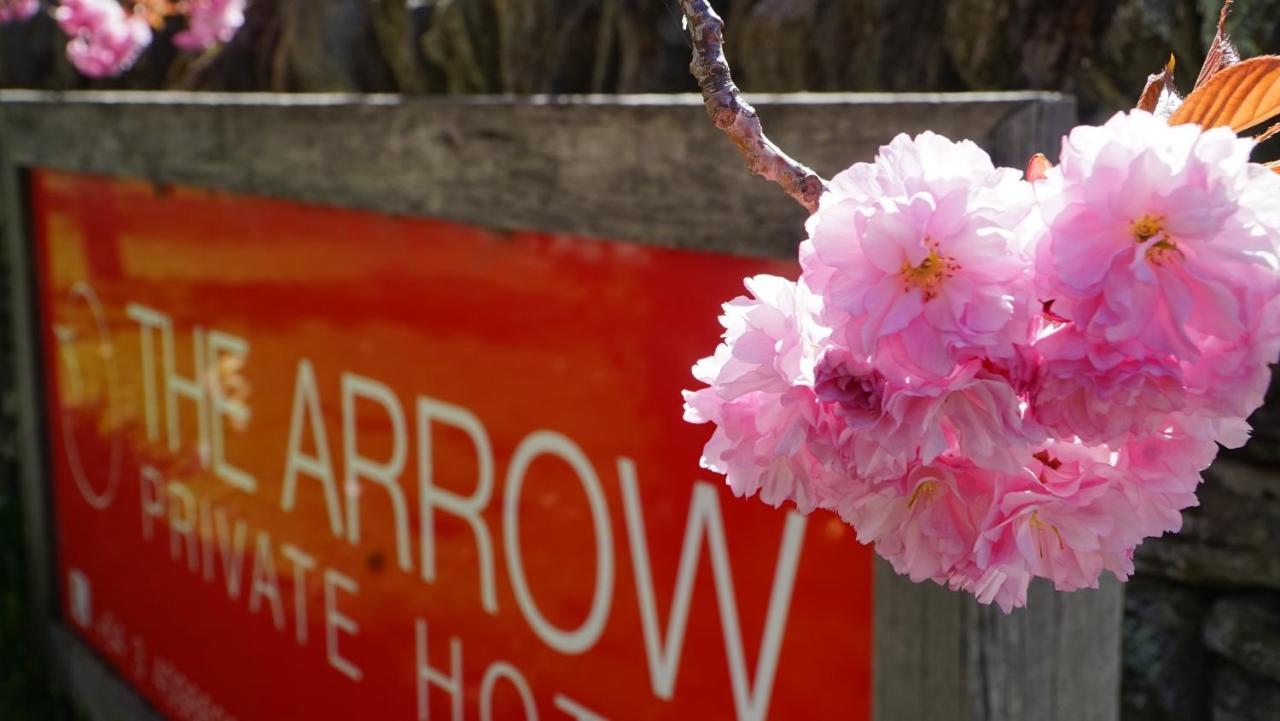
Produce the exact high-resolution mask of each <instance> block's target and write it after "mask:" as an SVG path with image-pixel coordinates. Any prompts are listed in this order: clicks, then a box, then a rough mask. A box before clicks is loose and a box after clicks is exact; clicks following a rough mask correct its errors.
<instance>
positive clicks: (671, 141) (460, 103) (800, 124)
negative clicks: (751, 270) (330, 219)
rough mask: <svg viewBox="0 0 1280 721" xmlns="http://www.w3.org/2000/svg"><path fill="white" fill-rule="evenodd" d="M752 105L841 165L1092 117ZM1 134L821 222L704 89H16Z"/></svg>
mask: <svg viewBox="0 0 1280 721" xmlns="http://www.w3.org/2000/svg"><path fill="white" fill-rule="evenodd" d="M752 101H753V102H755V103H756V106H757V108H758V109H759V111H760V114H761V117H762V118H763V119H764V122H765V127H766V130H767V131H768V132H769V134H770V136H771V137H773V139H774V140H775V141H776V142H778V143H779V144H780V145H781V146H782V147H783V148H785V149H786V150H787V151H788V152H789V153H791V154H792V155H794V156H796V157H797V158H799V159H800V160H802V161H803V162H805V163H808V164H809V165H811V166H813V167H814V168H815V169H817V170H818V171H819V172H820V173H823V174H824V175H831V174H833V173H835V172H837V171H839V170H840V169H842V168H844V167H847V166H848V165H850V164H851V163H853V162H855V161H859V160H869V159H870V158H871V157H873V156H874V154H875V152H876V149H877V148H878V147H879V146H880V145H881V144H883V143H885V142H888V141H889V140H890V139H892V138H893V136H894V135H896V134H897V133H899V132H908V133H916V132H920V131H923V130H926V129H932V130H934V131H936V132H939V133H943V134H945V135H949V136H951V137H953V138H956V139H959V138H971V139H973V140H974V141H976V142H978V143H979V144H982V145H984V146H987V147H991V148H994V149H995V151H996V153H997V159H998V160H1000V161H1003V162H1006V163H1008V164H1012V165H1016V166H1018V167H1021V166H1022V165H1023V164H1025V162H1026V157H1025V156H1020V155H1019V152H1020V151H1021V150H1023V148H1024V146H1026V145H1027V143H1026V141H1025V138H1026V137H1027V134H1028V133H1029V134H1031V135H1035V134H1036V133H1039V132H1040V131H1041V130H1042V129H1043V128H1044V127H1047V126H1046V123H1045V122H1044V121H1043V118H1044V117H1045V116H1047V115H1049V114H1055V113H1056V114H1071V115H1074V102H1073V101H1072V100H1071V99H1070V98H1066V97H1063V96H1061V95H1056V94H1052V93H966V94H955V95H937V94H932V95H930V94H911V95H884V94H865V95H864V94H851V95H783V96H767V95H766V96H759V97H753V98H752ZM0 132H2V133H3V137H4V139H5V143H6V145H7V146H8V147H9V148H10V151H11V152H12V154H13V156H14V158H13V160H14V162H17V163H20V164H30V165H42V166H45V167H52V168H60V169H65V170H79V171H91V172H100V173H109V174H113V175H129V176H137V177H141V178H145V179H149V180H153V181H155V182H158V183H187V184H192V185H197V186H205V187H212V188H222V189H226V190H233V191H241V192H247V193H253V194H257V195H266V196H272V197H283V198H293V199H299V200H306V201H315V202H320V203H327V204H332V205H340V206H349V207H358V208H365V209H370V210H379V211H383V212H387V213H393V214H400V213H404V214H411V215H423V216H435V217H442V218H449V219H453V220H460V221H465V222H474V223H484V224H486V225H490V226H495V227H498V228H507V229H517V228H536V229H540V230H546V231H554V232H563V233H580V234H588V235H594V236H598V237H606V238H617V239H625V240H632V241H639V242H649V243H659V244H663V245H668V246H674V247H684V248H695V249H700V250H716V251H725V252H735V253H747V254H757V255H759V254H764V255H774V254H777V255H784V256H786V255H790V254H791V253H793V252H794V248H795V246H796V244H797V243H798V242H799V241H800V240H801V239H803V235H804V231H803V220H804V211H803V210H802V209H800V208H799V207H798V206H797V205H795V203H794V202H793V201H791V200H790V199H789V198H787V197H786V196H785V194H783V193H781V192H780V191H779V190H778V189H777V188H776V187H773V186H772V185H770V184H769V183H766V182H765V181H763V180H761V179H759V178H756V177H753V176H750V175H749V174H748V173H747V172H746V171H745V169H744V168H743V163H742V159H741V157H739V156H738V154H737V151H736V149H734V148H733V146H732V144H731V143H730V141H729V140H728V139H727V138H725V137H723V134H722V133H720V132H719V131H718V130H716V129H715V128H713V127H712V126H711V124H710V123H709V122H708V120H707V117H706V114H705V111H704V110H703V107H702V101H701V99H700V98H699V97H698V96H694V95H676V96H667V95H659V96H623V97H605V96H602V97H570V98H553V97H533V98H486V97H452V98H449V97H446V98H433V99H402V98H399V97H395V96H368V97H360V98H352V97H348V96H293V95H284V96H273V95H216V96H214V95H206V94H185V93H72V94H49V93H40V92H29V91H7V92H0ZM1041 135H1043V133H1041ZM1037 137H1039V136H1037ZM1048 140H1049V141H1050V142H1052V143H1053V144H1055V145H1056V140H1053V139H1051V138H1050V139H1048Z"/></svg>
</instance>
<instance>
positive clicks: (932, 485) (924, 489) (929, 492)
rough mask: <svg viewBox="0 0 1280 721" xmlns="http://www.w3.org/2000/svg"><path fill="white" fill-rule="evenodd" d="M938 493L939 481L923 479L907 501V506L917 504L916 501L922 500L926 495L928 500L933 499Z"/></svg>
mask: <svg viewBox="0 0 1280 721" xmlns="http://www.w3.org/2000/svg"><path fill="white" fill-rule="evenodd" d="M936 495H938V482H937V481H921V482H920V485H918V486H916V489H915V490H914V491H912V492H911V498H910V499H909V500H908V501H907V508H911V507H912V506H914V505H916V501H918V500H920V497H921V496H924V498H925V500H926V501H931V500H933V497H934V496H936Z"/></svg>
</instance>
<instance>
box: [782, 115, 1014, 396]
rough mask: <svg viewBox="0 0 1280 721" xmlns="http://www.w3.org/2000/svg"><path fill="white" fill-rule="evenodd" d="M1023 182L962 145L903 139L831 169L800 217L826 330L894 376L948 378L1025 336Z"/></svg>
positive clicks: (1004, 352) (808, 277) (808, 272)
mask: <svg viewBox="0 0 1280 721" xmlns="http://www.w3.org/2000/svg"><path fill="white" fill-rule="evenodd" d="M1031 200H1032V196H1031V192H1030V186H1029V185H1028V184H1027V183H1025V182H1024V181H1022V180H1021V179H1020V178H1019V173H1017V171H1013V170H1008V169H997V168H995V167H994V166H993V165H992V164H991V159H990V158H989V157H987V154H986V153H984V152H983V151H982V150H981V149H979V148H978V147H977V146H976V145H974V144H973V143H970V142H963V143H955V142H952V141H950V140H947V139H946V138H943V137H941V136H939V135H935V134H933V133H923V134H921V135H919V136H917V137H915V138H910V137H908V136H906V135H900V136H898V137H897V138H895V139H894V140H893V142H891V143H890V144H889V145H888V146H886V147H884V148H881V150H880V154H879V155H878V156H877V157H876V160H875V162H874V163H871V164H866V163H859V164H857V165H854V166H853V167H851V168H849V169H848V170H846V171H844V172H842V173H840V174H839V175H837V176H836V177H835V178H834V179H833V180H832V182H831V187H830V190H829V191H828V192H827V193H826V194H825V195H824V196H823V198H822V202H821V204H820V207H819V208H818V211H817V212H816V213H814V215H813V216H812V217H811V218H810V219H809V222H808V225H807V229H808V231H809V238H810V239H809V241H807V243H806V245H807V246H808V247H807V248H803V249H802V250H801V254H802V256H808V257H807V258H806V260H805V262H804V267H805V275H804V280H805V282H806V283H807V284H809V285H810V287H812V288H813V289H814V290H815V292H817V293H818V294H819V295H821V296H822V298H823V300H824V303H825V316H824V318H825V321H826V322H827V323H828V324H829V325H830V326H831V327H832V329H833V333H834V334H835V337H837V338H838V339H839V340H840V342H842V343H843V344H845V345H847V346H848V347H849V348H850V349H852V350H854V351H855V352H856V353H857V354H859V355H863V356H867V357H872V358H873V359H874V363H875V365H876V367H877V369H879V370H880V371H881V372H883V373H885V374H887V375H890V376H895V377H902V376H918V377H927V378H940V377H946V376H947V375H949V374H950V373H951V372H952V370H953V369H954V367H955V365H956V363H957V362H962V361H964V360H966V359H968V358H972V357H980V356H994V357H1004V356H1008V355H1010V354H1011V352H1012V350H1011V347H1012V345H1013V344H1014V343H1017V342H1020V341H1021V340H1022V339H1023V338H1024V337H1025V335H1026V332H1027V331H1026V328H1025V324H1026V321H1027V318H1028V315H1029V314H1028V312H1027V307H1028V304H1027V298H1028V297H1029V295H1030V293H1029V280H1030V274H1029V273H1030V267H1031V265H1030V261H1029V258H1028V257H1027V255H1026V253H1025V252H1024V248H1023V247H1022V246H1021V240H1020V236H1019V235H1018V234H1016V233H1015V230H1016V229H1017V227H1018V226H1019V225H1020V224H1021V223H1023V222H1024V221H1025V219H1026V218H1027V216H1028V215H1029V211H1030V209H1031Z"/></svg>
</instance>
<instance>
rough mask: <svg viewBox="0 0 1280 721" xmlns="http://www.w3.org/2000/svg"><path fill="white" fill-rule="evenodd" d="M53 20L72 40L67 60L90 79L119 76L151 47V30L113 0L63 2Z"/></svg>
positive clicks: (140, 18) (68, 44)
mask: <svg viewBox="0 0 1280 721" xmlns="http://www.w3.org/2000/svg"><path fill="white" fill-rule="evenodd" d="M54 17H55V18H56V19H57V21H58V25H59V26H60V27H61V28H62V31H63V32H65V33H66V34H67V35H68V36H69V37H70V38H71V39H70V41H68V43H67V58H68V59H69V60H71V64H72V65H74V66H75V67H76V69H77V70H79V71H80V72H81V73H83V74H85V75H88V76H89V77H93V78H100V77H106V76H109V75H119V74H120V73H122V72H124V71H126V70H128V69H129V68H131V67H133V64H134V63H135V62H137V60H138V57H139V56H140V55H141V54H142V51H143V50H145V49H146V48H147V46H148V45H150V44H151V26H150V25H148V24H147V21H146V20H145V19H143V18H142V16H141V15H137V14H134V13H130V12H126V11H125V9H124V8H123V7H122V6H121V5H120V3H118V2H116V0H62V3H61V4H60V5H58V8H57V10H55V11H54Z"/></svg>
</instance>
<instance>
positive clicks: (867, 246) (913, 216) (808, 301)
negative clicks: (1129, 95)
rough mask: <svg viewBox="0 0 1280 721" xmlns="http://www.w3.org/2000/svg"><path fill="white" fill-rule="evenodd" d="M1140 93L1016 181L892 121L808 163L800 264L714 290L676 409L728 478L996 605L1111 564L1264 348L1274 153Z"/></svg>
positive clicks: (1276, 329)
mask: <svg viewBox="0 0 1280 721" xmlns="http://www.w3.org/2000/svg"><path fill="white" fill-rule="evenodd" d="M1252 147H1253V141H1251V140H1248V139H1242V138H1238V137H1237V136H1236V135H1235V133H1233V132H1232V131H1231V130H1230V129H1229V128H1217V129H1213V130H1202V129H1201V128H1200V127H1198V126H1195V125H1180V126H1170V125H1169V124H1168V123H1166V121H1165V120H1163V119H1161V118H1158V117H1156V116H1153V115H1151V114H1149V113H1146V112H1144V111H1140V110H1135V111H1132V112H1129V113H1124V114H1119V115H1116V116H1115V117H1114V118H1112V119H1111V120H1110V121H1109V122H1107V123H1106V124H1105V125H1103V126H1101V127H1079V128H1076V129H1075V130H1073V131H1072V132H1071V133H1070V135H1069V136H1068V137H1066V138H1065V139H1064V141H1063V145H1062V150H1061V160H1060V165H1058V166H1056V167H1053V168H1050V169H1048V170H1047V171H1043V170H1041V171H1038V172H1036V173H1035V174H1034V176H1033V177H1032V179H1031V180H1028V179H1025V178H1024V177H1023V174H1022V173H1021V172H1019V171H1016V170H1011V169H1007V168H997V167H995V166H994V165H993V164H992V162H991V160H990V158H989V157H988V156H987V154H986V153H984V152H983V151H982V150H981V149H980V148H978V147H977V146H976V145H974V144H973V143H970V142H967V141H966V142H958V143H957V142H953V141H951V140H948V139H946V138H943V137H941V136H938V135H935V134H933V133H924V134H921V135H919V136H916V137H914V138H912V137H908V136H905V135H901V136H899V137H897V138H896V139H894V140H893V142H891V143H890V144H889V145H887V146H885V147H883V148H881V150H880V153H879V155H878V156H877V157H876V159H875V161H874V162H873V163H860V164H857V165H854V166H853V167H851V168H849V169H847V170H845V171H843V172H842V173H840V174H839V175H837V176H836V177H835V178H834V179H833V180H832V182H831V185H830V188H829V189H828V191H827V192H826V193H825V194H824V195H823V197H822V199H821V202H820V204H819V207H818V210H817V212H815V213H814V214H813V215H812V216H811V217H810V219H809V221H808V224H807V226H806V230H807V233H808V239H807V240H805V241H804V243H803V244H802V245H801V247H800V266H801V272H800V277H799V279H798V281H795V282H793V281H790V280H787V279H784V278H779V277H774V276H765V275H762V276H756V277H753V278H749V279H747V281H746V287H747V290H748V291H749V292H750V295H749V296H744V297H739V298H736V299H734V300H732V301H730V302H729V303H726V304H725V305H724V315H723V316H722V317H721V322H722V324H723V325H724V328H725V332H724V342H723V343H722V344H721V345H720V346H719V347H718V348H716V350H715V354H714V355H712V356H711V357H708V358H704V359H703V360H701V361H699V362H698V363H697V364H696V365H695V366H694V368H693V374H694V376H695V378H696V379H697V380H698V381H700V382H702V383H705V384H706V387H705V388H701V389H700V390H697V391H686V392H685V418H686V420H688V421H691V422H694V423H713V424H715V426H716V428H715V431H714V433H713V435H712V437H711V439H710V441H709V442H708V443H707V445H706V448H705V450H704V453H703V457H702V465H703V466H704V467H705V468H708V469H710V470H713V471H716V472H719V473H723V474H725V475H726V476H727V481H728V484H729V485H730V486H731V487H732V489H733V491H734V492H735V493H736V494H738V495H740V496H751V495H759V497H760V499H761V500H763V501H764V502H766V503H769V504H772V505H775V506H777V505H779V504H782V503H784V502H787V501H790V502H792V503H794V504H795V506H796V507H797V508H798V509H799V510H801V511H802V512H806V513H807V512H809V511H811V510H813V509H817V508H822V509H829V510H831V511H834V512H836V513H838V514H839V515H840V517H841V518H843V519H844V520H845V521H846V522H848V523H849V524H851V525H852V526H853V527H854V528H855V529H856V531H857V536H858V539H859V540H860V541H861V542H863V543H870V544H874V546H875V549H876V551H877V552H878V553H879V554H880V555H881V556H883V557H884V558H885V559H887V560H888V561H889V562H890V563H891V564H892V565H893V567H894V569H895V570H896V571H897V572H898V573H901V574H904V575H907V576H909V577H910V578H911V579H912V580H913V581H917V582H919V581H924V580H926V579H931V580H933V581H935V582H937V583H940V584H944V585H946V586H949V587H950V588H952V589H954V590H963V591H967V592H969V593H972V594H973V595H974V596H976V597H977V599H978V600H979V601H981V602H983V603H992V602H994V603H997V604H998V605H999V606H1000V607H1001V608H1002V609H1004V610H1005V611H1006V612H1007V611H1009V610H1010V609H1012V608H1014V607H1019V606H1022V605H1024V604H1025V602H1026V592H1027V587H1028V584H1029V583H1030V581H1031V579H1032V578H1035V577H1040V578H1045V579H1048V580H1049V581H1051V582H1052V583H1053V584H1054V586H1055V587H1056V588H1058V589H1059V590H1075V589H1080V588H1088V587H1096V586H1097V584H1098V581H1099V577H1100V575H1101V574H1102V572H1103V571H1104V570H1107V571H1110V572H1112V573H1113V574H1115V575H1116V576H1117V577H1119V578H1121V579H1124V578H1127V577H1128V576H1129V575H1130V574H1131V573H1132V572H1133V560H1132V559H1133V553H1134V548H1135V547H1136V546H1137V544H1139V543H1140V542H1141V541H1142V540H1143V539H1144V538H1147V537H1151V536H1156V535H1160V534H1162V533H1165V532H1168V531H1175V530H1177V529H1178V528H1179V527H1180V524H1181V513H1180V511H1181V510H1182V509H1184V508H1187V507H1189V506H1193V505H1195V504H1196V495H1195V492H1196V487H1197V484H1198V483H1199V481H1200V471H1201V470H1202V469H1204V468H1205V467H1206V466H1207V465H1208V464H1209V463H1210V462H1211V461H1212V460H1213V458H1214V456H1215V454H1216V451H1217V447H1218V444H1223V445H1226V446H1232V447H1234V446H1239V445H1240V444H1242V443H1243V442H1244V441H1245V440H1246V439H1247V437H1248V425H1247V423H1246V421H1245V418H1246V417H1247V416H1248V415H1249V413H1250V412H1251V411H1252V410H1253V409H1255V408H1256V407H1258V406H1259V405H1260V404H1261V402H1262V399H1263V394H1264V392H1265V390H1266V387H1267V384H1268V381H1269V379H1270V372H1269V369H1268V363H1269V362H1271V361H1274V360H1275V359H1276V357H1277V355H1278V354H1280V300H1277V298H1278V297H1280V294H1278V293H1277V291H1278V290H1280V287H1278V283H1280V262H1278V260H1277V254H1278V252H1280V245H1278V243H1280V176H1277V174H1276V173H1274V172H1272V171H1271V170H1269V169H1267V168H1265V167H1263V166H1261V165H1257V164H1254V163H1250V162H1249V152H1250V150H1251V149H1252Z"/></svg>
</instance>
